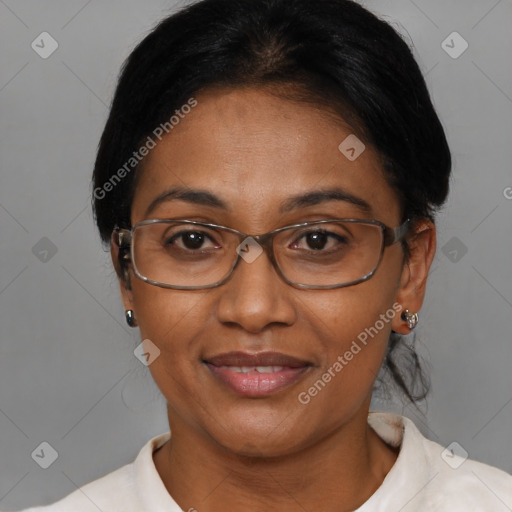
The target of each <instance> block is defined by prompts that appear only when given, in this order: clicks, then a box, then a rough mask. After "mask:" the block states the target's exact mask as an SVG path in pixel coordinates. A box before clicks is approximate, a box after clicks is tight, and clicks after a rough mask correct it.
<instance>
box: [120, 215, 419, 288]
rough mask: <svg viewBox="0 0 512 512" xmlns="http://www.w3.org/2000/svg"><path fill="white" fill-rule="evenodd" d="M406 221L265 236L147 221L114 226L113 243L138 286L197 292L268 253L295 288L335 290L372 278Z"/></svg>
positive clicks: (334, 224) (349, 223)
mask: <svg viewBox="0 0 512 512" xmlns="http://www.w3.org/2000/svg"><path fill="white" fill-rule="evenodd" d="M410 225H411V220H410V219H408V220H406V221H405V222H404V223H403V224H402V225H400V226H398V227H396V228H390V227H388V226H386V225H385V224H383V223H382V222H380V221H378V220H374V219H364V220H363V219H336V220H320V221H314V222H304V223H300V224H293V225H289V226H284V227H281V228H279V229H275V230H274V231H271V232H269V233H265V234H263V235H252V236H251V235H247V234H246V233H242V232H240V231H237V230H235V229H231V228H228V227H226V226H219V225H217V224H208V223H203V222H196V221H192V220H174V219H165V220H163V219H150V220H143V221H141V222H138V223H137V224H135V225H134V226H133V227H132V228H131V229H121V228H119V227H118V226H116V227H115V228H114V231H113V241H114V242H115V243H116V244H117V245H118V246H119V249H120V253H119V254H120V259H121V260H122V261H126V262H128V261H131V263H132V266H133V271H134V273H135V275H136V276H137V277H139V278H140V279H142V280H143V281H145V282H147V283H150V284H152V285H155V286H160V287H162V288H172V289H176V290H197V289H204V288H213V287H216V286H220V285H222V284H224V283H225V282H226V281H227V280H228V279H229V278H230V277H231V274H232V273H233V271H234V269H235V268H236V267H237V265H238V264H239V263H240V259H244V260H245V261H246V262H247V263H252V262H253V261H255V260H256V259H257V258H258V257H259V256H260V255H261V254H262V253H263V252H265V253H266V254H267V257H268V258H269V260H270V262H271V263H272V265H273V267H274V268H275V269H276V271H277V273H278V274H279V275H280V276H281V277H282V279H284V281H286V282H287V283H288V284H290V285H292V286H294V287H297V288H307V289H332V288H342V287H345V286H352V285H354V284H358V283H361V282H363V281H366V280H367V279H370V277H372V276H373V275H374V274H375V271H376V270H377V267H378V266H379V263H380V262H381V260H382V256H383V253H384V249H385V247H387V246H389V245H392V244H394V243H396V242H398V241H399V240H402V239H403V238H404V236H405V235H406V234H407V232H408V230H409V228H410Z"/></svg>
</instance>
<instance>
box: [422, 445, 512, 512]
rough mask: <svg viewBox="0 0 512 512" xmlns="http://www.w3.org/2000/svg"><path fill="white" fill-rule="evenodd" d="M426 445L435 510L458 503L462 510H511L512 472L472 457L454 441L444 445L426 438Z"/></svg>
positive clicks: (431, 496)
mask: <svg viewBox="0 0 512 512" xmlns="http://www.w3.org/2000/svg"><path fill="white" fill-rule="evenodd" d="M423 447H424V452H425V455H426V457H427V460H428V463H429V465H430V470H431V475H432V480H431V482H430V486H431V491H430V493H429V501H431V502H432V504H433V505H435V506H436V507H437V508H433V509H434V510H438V509H439V510H444V509H445V508H447V507H449V506H455V505H456V506H457V507H459V508H460V509H461V510H462V509H464V510H474V511H493V512H499V511H501V510H503V511H506V510H511V508H512V475H509V474H508V473H506V472H505V471H502V470H500V469H498V468H495V467H492V466H489V465H487V464H483V463H481V462H478V461H475V460H472V459H470V458H468V454H467V452H465V450H464V449H463V448H462V447H460V445H455V444H454V443H452V444H450V445H448V446H447V447H443V446H441V445H440V444H438V443H435V442H433V441H430V440H428V439H426V438H423ZM443 507H444V508H443ZM453 510H458V509H453Z"/></svg>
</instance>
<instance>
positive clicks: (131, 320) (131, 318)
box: [125, 309, 137, 327]
mask: <svg viewBox="0 0 512 512" xmlns="http://www.w3.org/2000/svg"><path fill="white" fill-rule="evenodd" d="M125 317H126V323H127V324H128V325H129V326H130V327H136V326H137V321H136V320H135V315H134V313H133V309H127V310H126V312H125Z"/></svg>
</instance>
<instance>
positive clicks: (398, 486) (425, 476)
mask: <svg viewBox="0 0 512 512" xmlns="http://www.w3.org/2000/svg"><path fill="white" fill-rule="evenodd" d="M369 424H370V425H371V426H372V428H373V429H374V430H375V432H376V433H377V434H378V435H379V436H380V437H381V439H383V440H384V441H385V442H387V443H388V444H390V445H392V446H400V452H399V455H398V459H397V461H396V462H395V465H394V466H393V468H392V469H391V471H390V472H389V473H388V475H387V476H386V478H385V480H384V482H383V484H382V486H381V488H380V489H379V490H378V491H377V492H376V493H375V496H374V497H372V498H374V500H373V501H372V500H370V501H371V502H372V503H371V504H372V507H373V506H374V505H376V507H374V508H370V507H369V508H368V509H365V508H361V511H363V510H364V511H365V512H366V510H368V511H370V510H371V511H372V512H373V510H379V511H380V510H387V509H386V508H380V505H381V504H382V503H384V502H387V503H388V505H391V504H392V505H393V507H398V509H399V510H401V511H402V512H410V511H411V512H412V511H415V512H416V511H418V510H422V511H436V512H444V511H450V512H456V511H467V510H471V511H476V512H491V511H492V512H501V511H504V512H505V511H510V510H512V475H509V474H508V473H506V472H505V471H502V470H500V469H498V468H495V467H492V466H489V465H487V464H483V463H481V462H477V461H475V460H471V459H470V458H468V453H467V452H466V451H465V450H464V448H463V447H461V446H460V445H458V444H457V443H451V444H450V445H448V446H447V447H444V446H441V445H440V444H438V443H436V442H434V441H431V440H429V439H427V438H426V437H424V436H423V434H422V433H421V432H420V431H419V430H418V428H417V427H416V425H415V424H414V423H413V422H412V421H411V420H410V419H408V418H406V417H403V416H398V415H394V414H388V413H371V415H370V417H369ZM377 498H378V499H377ZM377 501H378V502H379V503H377Z"/></svg>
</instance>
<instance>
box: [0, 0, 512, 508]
mask: <svg viewBox="0 0 512 512" xmlns="http://www.w3.org/2000/svg"><path fill="white" fill-rule="evenodd" d="M175 5H176V3H175V2H172V1H164V0H150V1H148V0H146V1H141V0H138V1H137V0H129V1H126V0H124V1H121V0H111V1H108V2H107V1H99V0H90V1H87V0H67V1H64V0H61V1H58V0H46V1H44V2H42V1H36V0H32V1H27V0H18V1H14V0H0V24H1V28H0V38H1V52H0V70H1V71H0V73H1V74H0V102H1V108H2V114H1V143H2V146H1V153H0V154H1V171H0V172H1V187H0V227H1V235H2V236H1V237H0V254H1V263H2V264H1V267H0V315H1V318H0V329H1V344H0V355H1V358H0V507H1V508H3V509H16V508H22V507H27V506H29V505H33V504H44V503H49V502H51V501H55V500H56V499H58V498H60V497H62V496H64V495H66V494H68V493H70V492H71V491H73V490H74V489H75V488H76V487H77V486H79V485H82V484H84V483H86V482H89V481H91V480H93V479H95V478H98V477H100V476H101V475H103V474H105V473H107V472H110V471H112V470H114V469H116V468H117V467H119V466H121V465H123V464H126V463H128V462H130V461H132V460H133V458H134V457H135V456H136V454H137V453H138V451H139V449H140V448H141V447H142V445H143V444H144V443H145V442H146V441H147V440H148V439H149V438H150V437H152V436H154V435H156V434H159V433H160V432H163V431H165V430H167V428H168V425H167V420H166V415H165V402H164V400H163V398H162V396H161V395H160V393H159V391H158V390H157V389H156V387H155V385H154V384H153V382H152V380H151V377H150V374H149V371H148V369H147V368H146V367H144V366H143V365H142V364H141V363H140V362H139V361H138V360H137V359H136V358H135V356H134V355H133V349H134V348H135V346H136V345H138V343H139V342H140V339H139V338H138V337H137V335H138V331H136V330H130V329H129V328H128V327H127V326H126V325H125V323H124V318H123V308H122V305H121V301H120V298H119V292H118V286H117V282H116V280H115V278H114V274H113V271H112V269H111V264H110V260H109V255H108V254H107V253H105V252H103V250H102V248H101V245H100V242H99V236H98V235H97V234H96V232H95V229H94V225H93V221H92V216H91V212H90V207H89V204H90V175H91V169H92V165H93V161H94V156H95V150H96V146H97V143H98V140H99V137H100V133H101V130H102V128H103V125H104V122H105V120H106V116H107V108H108V104H109V102H110V99H111V97H112V94H113V90H114V86H115V82H116V77H117V73H118V70H119V68H120V65H121V63H122V61H123V60H124V59H125V58H126V57H127V56H128V54H129V52H130V49H132V48H133V46H134V44H135V43H136V42H137V41H139V40H140V39H141V38H142V37H143V36H144V35H145V34H146V33H147V32H148V31H149V30H150V28H151V27H152V26H153V25H154V23H155V22H156V21H157V20H159V19H160V18H162V17H163V16H164V15H165V14H166V13H168V12H169V11H170V10H173V8H174V7H175ZM365 5H366V6H368V7H369V8H371V9H372V10H374V11H375V12H377V13H379V14H381V15H383V17H384V18H385V19H386V20H387V21H390V22H391V23H392V24H393V25H394V26H395V27H396V28H398V30H399V31H400V32H401V33H403V34H404V35H405V36H406V38H407V39H408V41H409V42H410V44H414V52H415V55H416V57H417V59H418V61H419V64H420V66H421V69H422V70H423V71H424V73H425V74H426V79H427V82H428V85H429V88H430V90H431V93H432V97H433V101H434V104H435V106H436V108H437V110H438V112H439V115H440V118H441V120H442V122H443V125H444V126H445V128H446V131H447V136H448V139H449V143H450V145H451V149H452V152H453V160H454V172H453V182H452V192H451V197H450V200H449V202H448V204H447V206H446V208H445V209H444V211H443V212H442V213H441V214H440V216H439V218H438V230H439V235H438V236H439V238H438V244H439V245H438V247H439V249H438V254H437V256H436V260H435V262H434V265H433V269H432V273H431V277H430V286H429V289H428V293H427V298H426V303H425V305H424V307H423V309H422V311H421V314H420V325H419V327H418V329H417V332H418V342H419V349H420V351H421V352H422V353H423V354H424V355H425V357H426V358H427V359H428V361H429V362H430V365H431V376H432V382H433V388H432V394H431V396H430V398H429V400H428V403H427V404H423V410H424V412H425V413H426V414H425V417H421V416H419V415H418V414H417V413H415V412H414V410H413V409H411V408H410V407H407V408H406V409H405V414H407V415H410V416H412V417H414V418H415V419H416V420H417V421H418V423H419V425H420V426H421V429H422V430H423V431H424V432H426V433H427V435H428V436H429V437H431V438H432V439H434V440H436V441H438V442H439V443H441V444H443V445H448V444H449V443H451V442H452V441H457V442H458V443H459V444H460V445H462V446H463V447H464V449H465V450H467V452H469V456H470V457H471V458H474V459H478V460H481V461H484V462H487V463H489V464H492V465H496V466H498V467H500V468H503V469H505V470H506V471H508V472H512V442H511V441H512V428H511V427H512V403H511V402H512V372H511V371H510V367H511V362H512V343H511V341H512V325H511V321H510V318H511V313H512V279H511V277H512V275H511V274H512V272H511V266H512V265H511V259H512V256H511V255H512V230H511V229H510V226H511V217H512V200H511V197H512V189H511V188H507V187H512V173H511V162H512V139H511V135H512V115H511V114H512V59H511V58H510V55H511V49H512V31H511V30H510V27H511V26H512V4H511V2H510V0H501V1H496V0H478V1H467V0H458V1H452V2H446V1H445V0H443V1H441V0H435V1H432V0H428V1H427V0H416V1H414V2H413V1H410V0H390V1H371V2H366V3H365ZM43 31H46V32H49V33H50V34H51V35H52V37H53V38H55V40H57V42H58V44H59V47H58V49H57V50H56V51H55V53H53V54H52V55H51V56H50V57H49V58H47V59H42V58H41V57H40V56H39V55H38V54H37V53H36V52H35V51H34V50H33V49H32V48H31V43H32V41H33V40H35V39H36V38H37V36H38V35H39V34H40V33H41V32H43ZM453 31H457V32H459V33H460V34H461V35H462V37H463V38H464V39H465V40H466V41H467V42H468V44H469V47H468V49H467V50H466V51H465V52H464V53H463V54H462V55H460V56H459V57H458V58H452V57H451V56H450V55H448V54H447V53H446V52H445V50H444V49H443V48H442V46H441V43H442V41H443V40H445V39H446V38H447V36H448V35H449V34H451V33H452V32H453ZM448 41H450V40H448ZM449 44H450V45H451V46H454V51H456V50H458V49H459V48H460V43H459V42H457V41H454V43H453V44H452V43H449ZM43 237H46V239H43ZM41 239H43V240H42V241H41ZM47 239H48V240H49V241H50V242H49V241H48V240H47ZM34 247H35V249H34ZM55 250H56V252H55V254H53V252H54V251H55ZM45 251H47V252H45ZM465 251H467V252H465ZM374 405H375V407H378V408H385V409H391V410H399V411H401V410H402V406H401V404H400V401H399V400H396V399H394V400H392V401H388V402H386V401H384V402H383V401H381V400H375V402H374ZM427 406H428V407H427ZM43 441H46V442H48V443H50V445H51V446H53V447H54V448H55V450H56V451H57V452H58V458H57V460H56V461H55V462H54V463H53V464H52V465H51V466H50V467H49V468H48V469H42V468H41V467H39V465H38V464H36V462H35V461H34V460H33V459H32V457H31V453H32V452H33V451H34V450H35V449H36V448H37V447H38V446H39V445H40V443H41V442H43Z"/></svg>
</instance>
